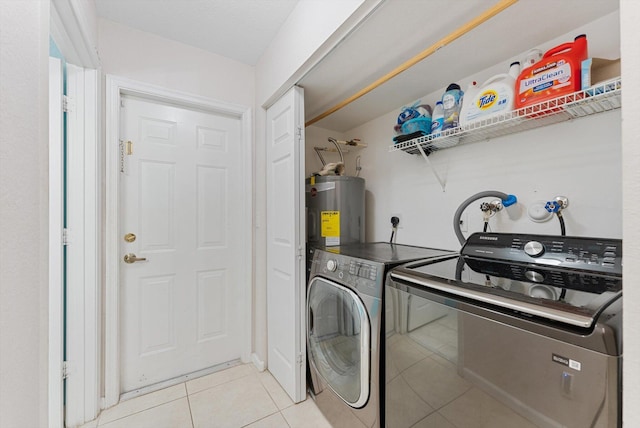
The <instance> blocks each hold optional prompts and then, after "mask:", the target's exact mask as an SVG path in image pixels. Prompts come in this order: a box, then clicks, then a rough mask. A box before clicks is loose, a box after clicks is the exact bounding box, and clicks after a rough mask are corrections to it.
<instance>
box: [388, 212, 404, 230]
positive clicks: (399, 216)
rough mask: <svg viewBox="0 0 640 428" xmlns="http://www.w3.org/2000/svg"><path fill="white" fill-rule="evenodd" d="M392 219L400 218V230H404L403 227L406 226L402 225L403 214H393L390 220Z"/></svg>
mask: <svg viewBox="0 0 640 428" xmlns="http://www.w3.org/2000/svg"><path fill="white" fill-rule="evenodd" d="M391 217H398V218H399V219H400V223H398V229H402V226H403V225H404V224H403V223H402V214H400V213H395V214H393V213H392V214H391V216H390V217H389V218H391Z"/></svg>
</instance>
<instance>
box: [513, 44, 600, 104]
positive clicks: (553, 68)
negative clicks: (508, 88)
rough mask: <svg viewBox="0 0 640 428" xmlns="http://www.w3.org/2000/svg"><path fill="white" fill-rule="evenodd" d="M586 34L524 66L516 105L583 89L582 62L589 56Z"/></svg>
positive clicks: (517, 81) (517, 88) (536, 101)
mask: <svg viewBox="0 0 640 428" xmlns="http://www.w3.org/2000/svg"><path fill="white" fill-rule="evenodd" d="M588 56H589V52H588V49H587V36H586V35H584V34H581V35H579V36H577V37H576V38H575V39H574V41H573V42H569V43H563V44H561V45H559V46H556V47H554V48H552V49H550V50H548V51H547V52H545V54H544V55H543V56H542V59H541V60H540V61H538V62H537V63H535V64H533V65H532V66H530V67H527V68H525V69H524V70H523V71H522V73H520V76H518V79H517V80H516V103H515V107H516V108H521V107H526V106H529V105H532V104H537V103H541V102H544V101H548V100H550V99H553V98H558V97H561V96H563V95H567V94H571V93H573V92H577V91H580V89H581V88H582V81H581V68H582V61H584V60H585V59H587V57H588Z"/></svg>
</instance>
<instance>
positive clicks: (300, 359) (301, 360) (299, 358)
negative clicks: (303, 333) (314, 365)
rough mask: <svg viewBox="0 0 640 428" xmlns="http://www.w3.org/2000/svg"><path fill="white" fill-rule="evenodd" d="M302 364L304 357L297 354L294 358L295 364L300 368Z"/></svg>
mask: <svg viewBox="0 0 640 428" xmlns="http://www.w3.org/2000/svg"><path fill="white" fill-rule="evenodd" d="M303 362H304V355H302V354H298V355H297V357H296V363H298V365H299V366H301V365H302V363H303Z"/></svg>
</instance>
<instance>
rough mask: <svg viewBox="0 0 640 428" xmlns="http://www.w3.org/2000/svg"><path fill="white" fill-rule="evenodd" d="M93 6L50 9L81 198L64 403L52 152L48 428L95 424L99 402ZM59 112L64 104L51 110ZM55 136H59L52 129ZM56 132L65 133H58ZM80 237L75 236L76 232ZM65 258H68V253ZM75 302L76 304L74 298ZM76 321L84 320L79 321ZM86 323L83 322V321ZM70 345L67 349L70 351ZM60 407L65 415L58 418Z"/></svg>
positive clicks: (58, 192)
mask: <svg viewBox="0 0 640 428" xmlns="http://www.w3.org/2000/svg"><path fill="white" fill-rule="evenodd" d="M92 16H93V15H92V9H91V5H90V4H89V3H86V2H77V1H74V0H52V1H51V9H50V27H49V31H50V36H51V37H52V38H53V40H54V41H55V43H56V45H57V46H58V48H59V49H60V51H61V52H62V55H63V56H64V58H65V60H66V61H67V64H69V63H71V64H75V65H76V66H79V67H86V68H84V69H78V67H76V72H74V73H72V75H68V76H67V79H68V83H69V86H71V87H72V88H71V91H72V92H73V95H72V99H71V103H70V104H71V105H72V106H73V108H75V111H74V112H72V116H73V117H72V118H70V120H71V122H72V125H71V126H70V127H69V129H67V137H68V138H69V139H70V140H72V141H76V142H77V143H78V144H74V145H73V146H69V147H68V148H67V149H68V151H67V156H68V164H67V173H68V174H73V176H74V180H77V181H78V182H79V183H82V184H83V186H84V187H83V189H82V191H81V192H77V193H74V194H73V195H70V196H72V197H71V198H70V200H68V201H67V202H68V205H67V216H68V218H67V223H68V224H67V227H68V229H69V231H70V234H71V237H72V238H71V241H73V243H71V245H70V246H73V249H72V250H71V253H72V254H71V257H68V258H67V275H68V277H70V278H72V281H71V282H69V281H68V282H67V293H68V295H69V294H70V295H71V299H72V301H73V303H72V304H71V305H69V304H68V305H67V313H66V316H67V327H70V328H71V331H69V330H67V332H66V336H67V349H66V352H67V369H66V370H67V374H68V376H69V377H68V378H67V389H66V404H63V402H64V397H63V388H62V382H63V381H62V376H63V362H62V353H63V340H64V335H65V333H64V332H63V330H64V327H63V325H64V322H65V321H64V313H63V310H64V309H63V306H62V302H63V298H65V296H63V289H62V268H63V266H62V263H63V260H62V251H61V249H60V247H59V245H60V244H61V243H62V239H63V231H62V205H61V204H60V202H62V195H63V186H64V182H63V180H62V174H63V170H62V168H63V165H62V155H61V153H59V152H58V148H56V147H50V177H52V179H53V180H52V181H50V182H49V192H50V193H49V196H50V198H51V199H50V212H49V228H50V230H49V239H50V242H49V249H50V250H49V251H50V262H49V266H50V272H49V282H50V287H49V359H50V361H49V374H48V377H49V402H48V407H49V411H48V414H49V427H51V428H58V427H60V428H62V427H63V426H64V425H66V426H75V425H79V424H82V423H84V422H86V421H88V420H91V419H94V418H95V417H96V416H97V414H98V410H99V406H98V404H99V399H100V384H99V379H100V355H99V349H100V345H99V343H100V324H101V312H100V310H99V308H100V288H101V281H100V268H99V258H98V255H99V253H100V251H99V248H98V245H99V244H98V240H97V239H98V236H99V230H100V226H99V224H100V223H99V209H98V206H99V197H100V195H101V191H100V178H99V177H100V175H99V174H100V170H101V169H100V168H98V163H97V160H98V158H97V151H98V147H99V145H98V142H99V140H100V138H99V130H100V120H99V118H98V115H99V105H100V91H99V73H98V69H99V68H100V60H99V58H98V55H97V51H96V48H95V40H93V39H91V37H90V34H91V29H93V28H95V23H94V22H93V21H92V20H91V17H92ZM50 109H60V113H61V112H62V110H61V109H62V104H56V105H50ZM50 132H52V133H56V134H57V133H58V132H59V131H58V130H55V129H53V130H51V131H50ZM60 132H62V131H61V130H60ZM80 230H81V231H82V232H79V233H78V234H76V235H75V236H74V235H73V233H74V232H76V231H80ZM67 255H68V256H69V254H67ZM79 296H80V297H79ZM78 320H82V321H79V322H78ZM85 321H86V322H85ZM70 343H71V344H72V345H71V346H69V344H70ZM63 406H64V412H65V414H64V416H63Z"/></svg>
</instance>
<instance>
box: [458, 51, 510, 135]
mask: <svg viewBox="0 0 640 428" xmlns="http://www.w3.org/2000/svg"><path fill="white" fill-rule="evenodd" d="M519 74H520V62H517V61H516V62H513V63H511V65H510V66H509V73H501V74H496V75H495V76H493V77H491V78H490V79H488V80H487V81H486V82H484V83H483V84H482V85H479V86H471V85H470V87H469V89H467V92H466V93H465V94H464V102H463V103H462V110H461V111H460V126H464V125H466V124H468V123H471V122H475V121H478V120H481V119H487V118H490V117H494V116H497V115H500V114H505V113H508V112H511V111H512V110H513V109H514V105H515V83H516V79H517V78H518V75H519Z"/></svg>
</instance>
